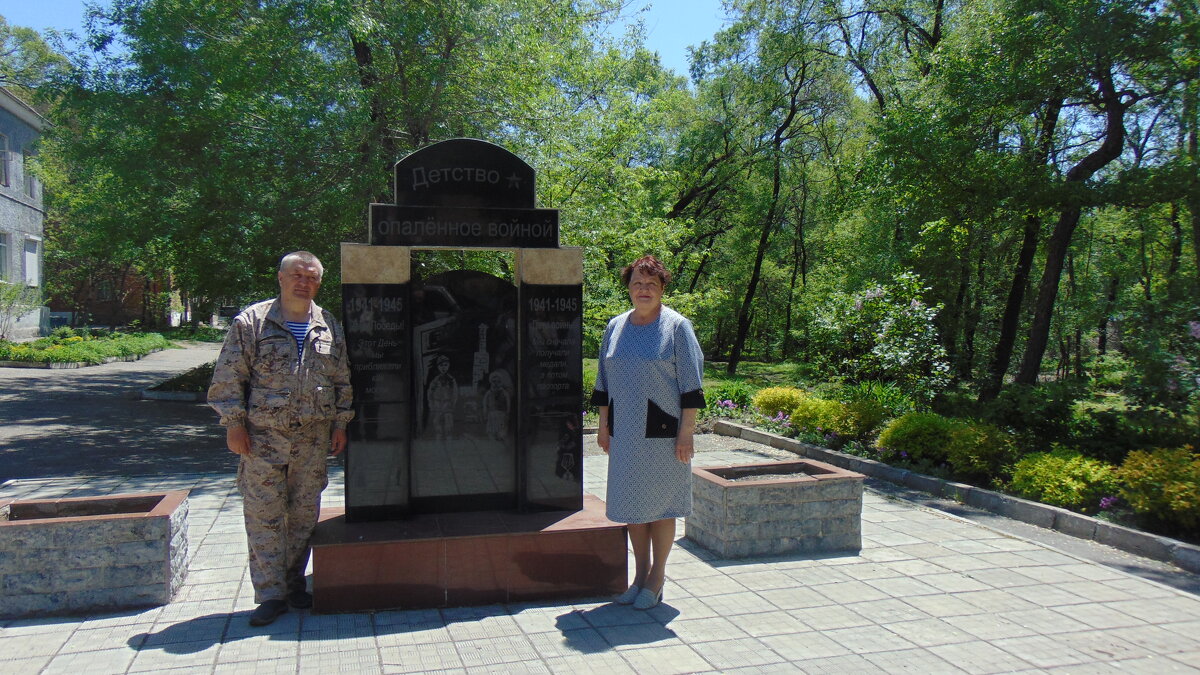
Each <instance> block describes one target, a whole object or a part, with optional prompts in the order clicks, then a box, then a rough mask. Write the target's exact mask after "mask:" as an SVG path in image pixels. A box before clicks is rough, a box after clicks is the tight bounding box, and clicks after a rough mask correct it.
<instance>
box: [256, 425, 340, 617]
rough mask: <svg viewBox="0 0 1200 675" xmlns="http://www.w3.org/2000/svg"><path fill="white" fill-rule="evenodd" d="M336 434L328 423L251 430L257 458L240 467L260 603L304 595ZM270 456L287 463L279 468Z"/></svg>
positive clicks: (257, 598)
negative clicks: (328, 457)
mask: <svg viewBox="0 0 1200 675" xmlns="http://www.w3.org/2000/svg"><path fill="white" fill-rule="evenodd" d="M331 431H332V426H331V425H330V423H328V422H318V423H315V424H309V425H306V426H304V427H301V428H299V429H294V430H287V431H281V430H276V429H256V428H254V427H251V428H250V448H251V454H250V456H245V455H243V456H242V459H241V462H240V463H239V464H238V476H237V483H238V489H239V490H240V491H241V493H242V514H243V517H244V518H245V521H246V538H247V543H248V545H249V549H250V582H251V583H252V584H254V601H255V602H257V603H263V602H266V601H267V600H283V599H284V598H286V597H287V594H288V593H290V592H291V591H296V590H300V591H302V590H304V587H305V581H304V570H305V568H306V567H307V566H308V558H309V552H310V548H309V540H310V539H311V538H312V533H313V528H315V527H316V525H317V516H318V514H319V512H320V510H321V491H322V490H324V489H325V486H326V485H328V484H329V477H328V475H327V473H326V468H325V456H326V455H327V454H328V452H329V436H330V433H331ZM264 456H266V457H271V458H272V459H278V458H286V459H287V463H286V464H274V463H271V462H269V461H267V460H266V459H263V457H264Z"/></svg>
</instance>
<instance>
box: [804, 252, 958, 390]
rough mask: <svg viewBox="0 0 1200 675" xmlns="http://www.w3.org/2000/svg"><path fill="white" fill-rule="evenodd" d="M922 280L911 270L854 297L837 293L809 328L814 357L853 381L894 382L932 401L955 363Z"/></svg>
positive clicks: (819, 311)
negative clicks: (949, 353)
mask: <svg viewBox="0 0 1200 675" xmlns="http://www.w3.org/2000/svg"><path fill="white" fill-rule="evenodd" d="M927 290H928V288H926V287H925V286H924V285H923V284H922V282H921V279H920V277H918V276H917V275H916V274H913V273H911V272H906V273H903V274H901V275H899V276H898V277H896V279H895V280H894V281H893V282H892V283H891V284H889V285H886V286H877V287H875V288H871V289H868V290H866V291H864V292H862V293H859V294H857V295H854V296H848V295H834V296H832V298H831V299H830V300H829V301H828V302H827V303H826V304H825V305H823V306H821V307H819V308H818V309H817V311H816V314H815V316H814V319H813V323H812V325H811V326H810V340H811V347H812V352H813V354H812V355H813V356H814V357H815V358H820V359H822V360H824V362H825V366H826V367H827V368H828V369H830V370H832V371H833V372H834V373H836V374H838V375H842V376H844V377H845V378H847V379H848V380H851V381H855V382H862V381H867V380H878V381H881V382H894V383H896V384H897V385H899V386H900V387H901V388H902V389H903V390H904V391H907V392H910V393H911V394H912V396H913V397H915V398H916V399H918V400H919V401H921V402H924V403H927V402H928V401H929V400H931V399H932V398H933V396H934V395H936V394H937V393H938V392H940V391H941V390H942V389H943V388H945V386H946V385H947V384H948V383H949V382H950V363H949V360H948V359H947V357H946V350H945V348H944V347H943V346H942V343H941V341H940V340H939V339H938V332H937V327H936V325H935V323H934V320H935V319H936V318H937V314H938V312H939V311H941V306H940V305H932V306H931V305H927V304H925V302H924V300H922V298H921V296H922V294H923V293H924V292H926V291H927Z"/></svg>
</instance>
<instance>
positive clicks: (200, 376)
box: [150, 361, 216, 393]
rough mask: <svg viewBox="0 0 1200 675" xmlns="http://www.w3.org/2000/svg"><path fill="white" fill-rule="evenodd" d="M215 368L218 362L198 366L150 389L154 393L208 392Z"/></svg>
mask: <svg viewBox="0 0 1200 675" xmlns="http://www.w3.org/2000/svg"><path fill="white" fill-rule="evenodd" d="M214 366H216V361H213V362H212V363H206V364H204V365H202V366H196V367H195V368H192V369H191V370H189V371H187V372H185V373H180V374H179V375H176V376H175V377H172V378H171V379H169V380H167V381H166V382H160V383H158V384H156V385H154V386H153V387H150V389H151V390H152V391H186V392H200V393H203V392H206V391H208V385H209V383H210V382H212V375H213V367H214Z"/></svg>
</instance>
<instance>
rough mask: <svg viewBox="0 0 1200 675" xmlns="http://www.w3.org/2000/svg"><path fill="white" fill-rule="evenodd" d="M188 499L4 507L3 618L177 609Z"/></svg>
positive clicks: (169, 496) (0, 506)
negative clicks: (168, 605)
mask: <svg viewBox="0 0 1200 675" xmlns="http://www.w3.org/2000/svg"><path fill="white" fill-rule="evenodd" d="M187 496H188V493H187V491H186V490H183V491H173V492H163V493H158V494H129V495H113V496H109V497H89V498H81V499H49V500H25V501H19V500H11V499H10V500H0V618H16V617H30V616H47V615H54V614H78V613H84V612H92V611H98V610H115V609H124V608H131V607H145V606H150V605H163V604H166V603H168V602H170V601H171V598H172V596H174V594H175V592H176V591H177V590H179V587H180V585H182V583H183V579H184V575H185V574H186V573H187V557H188V540H187V511H188V503H187Z"/></svg>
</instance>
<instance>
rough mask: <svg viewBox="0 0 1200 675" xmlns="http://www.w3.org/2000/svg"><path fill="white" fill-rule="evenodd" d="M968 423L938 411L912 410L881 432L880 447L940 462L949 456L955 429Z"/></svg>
mask: <svg viewBox="0 0 1200 675" xmlns="http://www.w3.org/2000/svg"><path fill="white" fill-rule="evenodd" d="M963 426H964V424H963V423H962V422H960V421H958V420H954V419H950V418H947V417H942V416H941V415H938V414H937V413H909V414H907V415H904V416H902V417H899V418H897V419H895V420H892V422H891V423H889V424H888V425H887V426H886V427H884V429H883V431H881V432H880V433H879V447H880V448H883V449H887V450H890V451H892V452H894V453H897V454H898V455H899V456H900V457H902V458H904V459H908V460H910V461H914V462H929V463H932V464H938V463H941V462H945V461H946V459H947V458H948V453H949V447H950V444H951V442H952V440H953V437H954V434H955V432H957V431H959V430H960V429H962V428H963Z"/></svg>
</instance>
